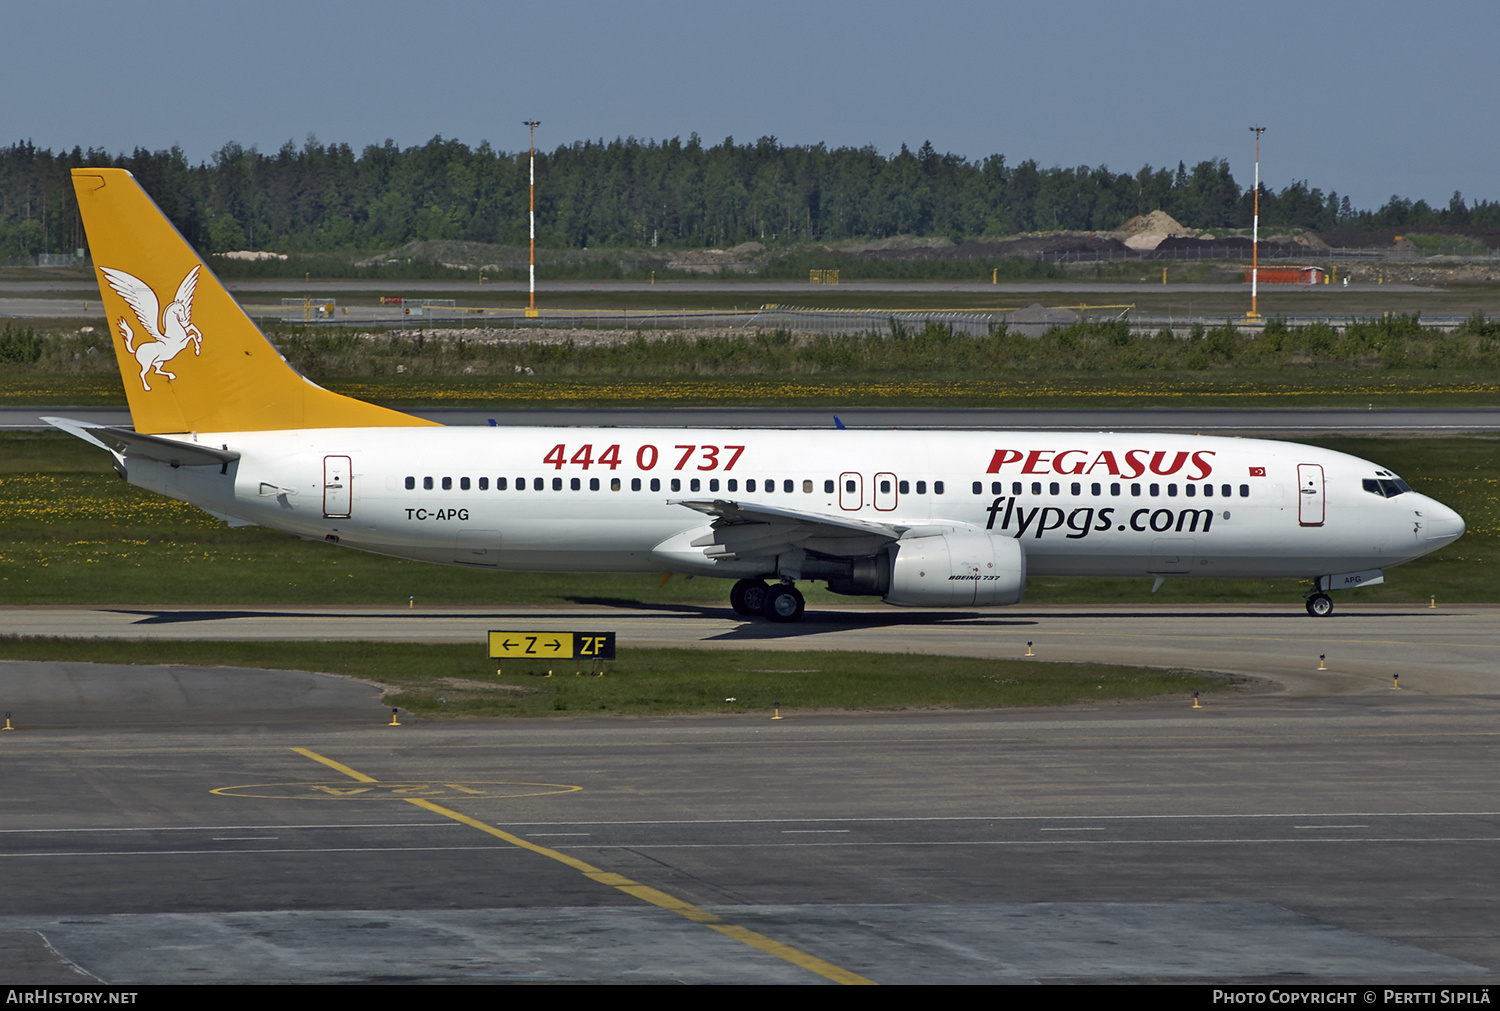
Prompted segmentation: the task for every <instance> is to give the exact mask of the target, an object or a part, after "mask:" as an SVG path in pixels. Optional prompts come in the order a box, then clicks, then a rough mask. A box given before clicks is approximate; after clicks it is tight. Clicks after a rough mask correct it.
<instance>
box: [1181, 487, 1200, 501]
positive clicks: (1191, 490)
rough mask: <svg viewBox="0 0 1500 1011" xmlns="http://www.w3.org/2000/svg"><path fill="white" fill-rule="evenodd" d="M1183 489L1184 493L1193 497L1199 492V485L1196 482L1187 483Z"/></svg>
mask: <svg viewBox="0 0 1500 1011" xmlns="http://www.w3.org/2000/svg"><path fill="white" fill-rule="evenodd" d="M1182 491H1183V494H1185V495H1187V497H1188V498H1192V497H1193V496H1194V495H1196V494H1198V486H1197V485H1195V484H1185V485H1183V486H1182Z"/></svg>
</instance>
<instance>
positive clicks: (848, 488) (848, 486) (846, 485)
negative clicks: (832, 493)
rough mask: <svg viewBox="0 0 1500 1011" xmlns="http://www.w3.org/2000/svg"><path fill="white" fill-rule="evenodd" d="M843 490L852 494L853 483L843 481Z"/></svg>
mask: <svg viewBox="0 0 1500 1011" xmlns="http://www.w3.org/2000/svg"><path fill="white" fill-rule="evenodd" d="M844 490H845V491H847V492H853V491H854V482H853V481H845V482H844Z"/></svg>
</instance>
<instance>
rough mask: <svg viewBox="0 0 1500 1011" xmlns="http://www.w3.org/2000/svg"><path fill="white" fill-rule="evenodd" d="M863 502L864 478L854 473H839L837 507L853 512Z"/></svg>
mask: <svg viewBox="0 0 1500 1011" xmlns="http://www.w3.org/2000/svg"><path fill="white" fill-rule="evenodd" d="M864 504H865V479H864V477H863V476H861V475H859V474H855V473H852V472H851V473H844V474H840V475H839V508H840V509H844V510H846V511H848V512H853V511H854V510H856V509H858V508H859V507H860V506H862V505H864Z"/></svg>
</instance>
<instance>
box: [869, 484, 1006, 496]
mask: <svg viewBox="0 0 1500 1011" xmlns="http://www.w3.org/2000/svg"><path fill="white" fill-rule="evenodd" d="M881 483H882V484H884V483H885V482H881ZM883 490H884V489H882V491H883ZM974 494H975V495H983V494H984V482H983V481H975V482H974Z"/></svg>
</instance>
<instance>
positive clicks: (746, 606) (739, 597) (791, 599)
mask: <svg viewBox="0 0 1500 1011" xmlns="http://www.w3.org/2000/svg"><path fill="white" fill-rule="evenodd" d="M729 605H730V606H731V607H733V608H734V610H735V613H736V614H743V615H744V616H745V617H747V618H753V617H756V616H757V615H758V616H761V617H764V618H766V619H768V620H770V621H775V622H789V621H796V620H797V619H798V618H800V617H802V611H803V610H804V608H805V607H806V606H807V602H806V601H805V600H803V599H802V591H800V590H798V589H797V588H796V587H795V586H793V585H792V584H791V583H778V584H777V585H775V586H768V585H766V581H765V580H763V579H741V580H740V581H739V582H737V583H735V584H734V587H733V589H731V590H730V591H729Z"/></svg>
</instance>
